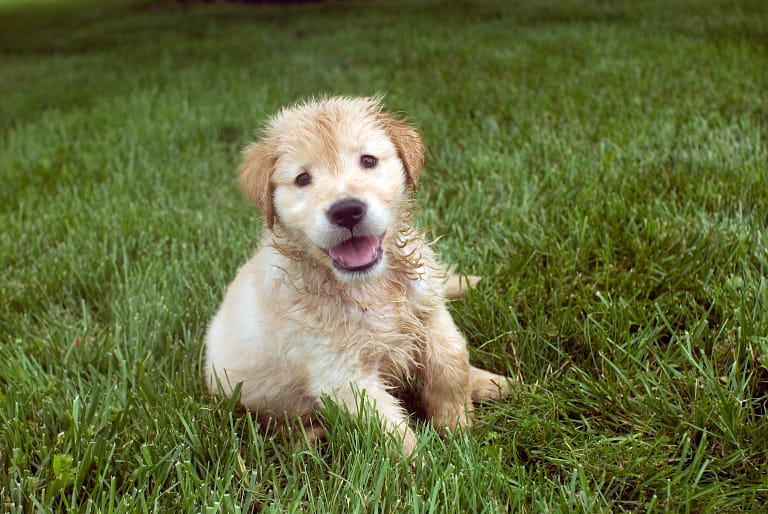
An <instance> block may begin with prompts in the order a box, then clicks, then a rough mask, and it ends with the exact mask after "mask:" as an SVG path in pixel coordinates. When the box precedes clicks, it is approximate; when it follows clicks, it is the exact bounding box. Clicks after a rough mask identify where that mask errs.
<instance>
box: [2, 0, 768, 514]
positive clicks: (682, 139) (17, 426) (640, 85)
mask: <svg viewBox="0 0 768 514" xmlns="http://www.w3.org/2000/svg"><path fill="white" fill-rule="evenodd" d="M0 61H2V66H0V95H1V97H2V102H0V184H2V186H1V187H0V227H2V228H1V230H0V270H2V274H1V275H0V511H2V512H6V511H8V512H35V511H38V512H63V511H79V512H136V511H153V512H206V513H208V512H238V511H243V512H248V511H253V512H261V511H263V512H284V511H288V512H300V511H303V512H497V511H507V510H514V511H523V512H545V511H546V512H551V511H556V512H609V511H611V512H619V511H633V512H709V511H718V512H722V511H726V512H732V511H761V510H762V509H763V508H764V505H765V504H766V503H768V420H767V419H766V410H767V409H768V249H767V248H766V242H767V241H768V208H767V206H768V203H767V201H766V199H767V198H768V147H767V146H766V141H768V73H766V70H768V12H767V11H766V9H765V6H764V3H763V2H761V1H759V0H754V1H750V0H740V1H737V2H715V1H697V2H694V1H675V2H661V1H656V2H629V1H627V2H575V1H573V2H572V1H567V0H548V1H546V2H535V1H533V0H531V1H527V0H525V1H518V2H505V1H501V0H499V1H498V2H481V3H469V2H466V3H457V2H447V1H446V2H444V3H443V2H419V3H416V2H410V3H406V2H367V3H356V2H330V3H325V4H310V5H305V6H291V7H276V6H260V7H254V6H244V5H228V4H227V5H225V4H192V5H191V6H186V7H185V6H181V5H176V4H174V3H172V2H162V3H158V4H156V5H154V6H147V5H143V4H141V3H138V4H131V3H122V4H108V5H107V6H105V5H104V4H102V3H92V4H89V3H82V2H81V3H75V4H72V5H68V4H66V3H64V2H55V3H54V2H51V3H47V2H36V4H35V5H34V6H32V7H29V8H26V7H23V6H22V5H21V3H18V2H15V4H9V5H6V6H5V7H4V8H3V10H2V11H1V12H0ZM382 92H383V93H386V94H387V96H386V103H387V104H388V106H389V107H390V108H392V109H394V110H400V111H404V112H406V113H408V114H409V115H410V117H411V119H412V120H413V121H414V122H415V123H416V124H418V125H419V126H420V128H421V129H422V131H423V133H424V137H425V141H426V145H427V147H428V154H427V164H426V169H425V171H424V174H423V180H422V189H421V192H420V193H419V195H418V204H419V208H420V217H419V221H420V223H421V224H422V225H423V226H427V227H429V228H430V233H431V234H432V236H434V237H436V238H437V237H441V236H442V237H441V239H439V241H438V242H437V243H436V245H437V248H438V249H439V251H440V252H441V253H442V255H443V256H444V258H445V260H447V261H448V262H451V263H453V264H456V265H457V266H458V267H459V269H461V270H462V271H464V272H467V273H473V274H478V275H482V276H484V277H485V280H484V281H483V282H482V284H481V286H480V288H479V289H478V290H477V291H474V292H472V293H471V294H469V295H468V297H466V298H464V299H462V300H461V301H457V302H455V303H453V304H452V305H451V309H452V312H453V313H454V316H455V318H456V320H457V323H458V324H459V326H460V327H461V329H462V330H463V331H464V333H465V334H466V335H467V338H468V340H469V342H470V346H471V353H472V358H473V361H475V362H477V363H480V364H482V365H484V366H486V367H488V368H490V369H493V370H495V371H497V372H506V373H509V374H510V375H513V376H515V377H517V378H518V379H519V384H518V385H517V386H516V387H515V389H514V392H513V394H512V396H511V397H510V398H509V399H508V400H506V401H504V402H503V403H500V404H494V405H490V406H487V407H484V408H483V409H482V410H481V415H480V419H479V422H478V424H477V425H476V427H475V428H474V429H473V430H472V431H471V433H469V434H468V435H462V434H458V435H456V436H455V437H454V438H450V439H447V440H441V439H440V438H439V437H437V436H436V435H435V434H434V433H433V432H432V431H431V430H429V429H428V428H427V427H424V426H423V425H421V424H420V425H418V426H419V438H420V440H419V449H418V451H417V453H416V457H415V460H416V464H411V463H409V462H407V461H404V460H393V459H392V458H391V454H390V451H389V450H388V448H387V447H386V445H384V444H382V441H383V436H382V435H381V434H380V433H377V430H376V428H375V427H374V426H365V425H362V424H361V423H359V421H358V420H356V419H353V418H352V417H350V416H349V415H347V414H345V413H344V412H341V411H339V410H338V409H336V408H334V407H333V406H328V407H327V408H326V409H325V411H324V414H323V415H324V416H325V419H326V424H327V426H328V427H329V439H328V441H327V442H326V443H323V444H322V445H320V446H318V447H308V446H307V445H306V444H305V443H304V442H303V438H302V437H301V435H300V434H293V435H291V434H288V435H284V436H279V437H268V436H265V435H264V434H263V433H262V432H261V431H260V430H259V429H258V427H257V426H256V425H255V422H254V420H253V419H251V417H250V416H248V415H247V414H246V413H244V412H243V411H242V410H241V409H240V408H239V407H238V406H237V405H236V402H233V401H230V400H227V399H220V398H214V397H211V396H210V395H208V394H207V393H206V392H205V390H204V387H203V383H202V379H201V373H200V370H201V355H202V338H203V333H204V330H205V326H206V323H207V321H208V320H209V318H210V317H211V315H212V314H213V312H214V310H215V309H216V307H217V305H218V302H219V301H220V299H221V297H222V294H223V292H224V290H225V288H226V285H227V283H228V281H229V280H231V279H232V277H233V276H234V274H235V272H236V270H237V267H238V266H239V265H240V264H242V263H243V262H244V261H245V260H246V259H247V258H248V256H249V254H250V253H251V252H252V251H253V249H254V246H255V244H256V241H257V237H258V232H259V226H260V221H259V217H258V215H257V213H256V212H255V211H254V210H253V209H252V208H251V207H249V206H248V205H247V203H246V201H245V200H244V199H243V197H242V195H241V194H240V193H239V191H238V190H237V187H236V182H235V179H234V169H235V168H236V166H237V163H238V150H239V148H241V147H242V145H243V144H245V143H246V142H247V141H249V140H250V139H251V138H252V137H253V136H254V134H255V133H256V132H257V130H258V127H259V126H260V123H261V121H262V120H263V119H264V117H265V116H266V115H267V114H268V113H271V112H273V111H275V110H276V109H277V108H279V106H281V105H284V104H288V103H291V102H293V101H295V100H297V99H300V98H304V97H307V96H311V95H319V94H325V93H340V94H353V95H360V94H362V95H368V94H375V93H382Z"/></svg>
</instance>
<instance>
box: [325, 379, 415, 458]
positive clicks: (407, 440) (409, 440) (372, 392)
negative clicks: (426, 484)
mask: <svg viewBox="0 0 768 514" xmlns="http://www.w3.org/2000/svg"><path fill="white" fill-rule="evenodd" d="M333 398H335V399H336V401H338V402H341V403H342V404H344V406H346V407H347V409H348V410H349V412H350V413H351V414H352V415H358V414H362V416H363V420H364V421H365V422H369V421H370V419H366V415H367V412H365V409H363V410H362V412H361V410H360V409H361V408H363V402H362V401H361V399H362V398H365V400H367V402H368V404H369V406H370V407H371V409H372V410H373V411H374V413H375V414H376V415H377V416H378V417H379V420H380V421H381V423H382V425H383V427H384V430H385V431H386V432H387V433H389V434H392V435H393V436H395V437H396V438H397V439H398V442H399V443H400V444H402V446H403V451H404V452H405V455H410V454H411V453H413V450H414V449H415V448H416V436H415V435H414V433H413V430H411V428H410V427H409V426H408V417H407V414H406V412H405V410H404V409H403V407H402V406H401V405H400V402H399V401H398V400H397V399H396V398H395V397H394V396H392V395H391V394H389V392H388V391H387V389H386V387H385V386H384V384H382V383H381V382H380V381H378V380H377V379H376V378H374V377H363V378H360V379H358V380H355V381H352V382H350V383H348V384H346V385H344V386H338V387H336V388H334V391H333Z"/></svg>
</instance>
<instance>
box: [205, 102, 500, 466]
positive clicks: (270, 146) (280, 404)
mask: <svg viewBox="0 0 768 514" xmlns="http://www.w3.org/2000/svg"><path fill="white" fill-rule="evenodd" d="M423 160H424V146H423V143H422V140H421V137H420V135H419V133H418V132H417V131H416V130H415V129H413V128H412V127H410V126H408V125H407V124H406V123H404V122H403V121H402V120H401V119H399V118H398V117H396V116H394V115H392V114H390V113H387V112H384V111H383V110H382V107H381V105H380V102H379V100H378V99H370V98H342V97H332V98H327V99H322V100H317V101H309V102H306V103H303V104H299V105H296V106H293V107H290V108H286V109H283V110H282V111H280V112H279V113H278V114H277V115H275V116H274V117H273V118H272V119H271V120H270V122H269V124H268V127H267V128H266V130H265V132H264V135H263V138H262V139H261V140H260V141H258V142H256V143H253V144H251V145H250V146H248V147H247V148H246V149H245V151H244V162H243V164H242V166H241V168H240V184H241V186H242V188H243V190H244V191H245V193H246V194H247V195H248V197H249V198H250V199H251V200H252V201H253V202H254V203H256V204H257V205H258V206H259V207H260V208H261V210H262V211H263V213H264V218H265V227H264V231H263V234H262V238H261V243H260V245H259V249H258V251H257V252H256V254H255V255H254V256H253V258H252V259H251V260H250V261H248V262H247V263H246V264H245V265H244V266H243V267H242V268H241V269H240V271H239V273H238V275H237V277H236V278H235V280H234V282H232V284H231V285H230V286H229V289H228V291H227V293H226V296H225V298H224V302H223V303H222V305H221V307H220V309H219V311H218V313H217V314H216V316H215V317H214V318H213V321H212V322H211V324H210V327H209V329H208V333H207V337H206V347H207V352H206V366H205V373H206V381H207V384H208V386H209V387H210V388H211V390H212V391H218V390H220V389H222V390H223V391H224V392H225V393H227V394H231V393H232V391H233V390H234V388H235V387H236V385H237V384H239V383H240V384H242V389H241V392H240V393H241V397H240V400H241V402H242V403H243V404H244V405H245V406H246V407H247V408H249V409H251V410H253V411H255V412H258V414H259V416H260V418H261V419H266V418H272V419H274V420H276V421H277V422H278V423H284V422H290V421H291V420H302V421H303V422H304V423H305V425H306V426H307V428H308V432H309V433H313V432H312V430H315V432H314V433H316V434H318V433H319V432H317V429H316V428H314V427H313V426H312V419H313V415H314V414H315V413H316V411H317V409H318V407H319V406H320V398H321V395H328V396H329V397H330V398H331V399H332V400H333V401H336V402H339V403H341V404H343V405H345V406H346V407H347V408H348V409H349V410H350V411H351V412H352V413H356V412H357V411H358V409H359V407H360V402H359V394H360V393H362V392H364V394H365V397H366V398H367V399H368V401H369V402H370V404H371V405H372V406H373V408H374V411H375V412H376V414H377V416H378V419H379V420H380V421H381V422H382V423H383V425H384V428H385V429H386V430H387V431H389V432H391V433H393V434H397V435H398V436H399V440H400V442H401V444H402V446H403V448H404V450H405V452H406V453H410V452H412V451H413V448H414V445H415V438H414V434H413V432H412V431H411V429H410V428H409V426H408V421H407V416H408V414H407V412H406V410H405V409H404V407H403V405H402V404H401V402H400V401H399V400H398V399H397V396H396V393H397V391H398V390H401V389H403V388H407V389H409V390H412V391H415V394H416V395H417V396H418V400H419V403H420V405H421V407H422V408H423V410H424V413H425V414H426V416H427V418H428V419H430V420H431V421H432V422H433V423H434V425H435V427H437V428H438V429H440V430H444V429H455V428H460V427H464V426H467V425H468V424H470V423H471V422H472V408H473V407H472V402H473V401H475V402H479V401H482V400H484V399H489V398H498V397H499V396H500V395H503V394H504V393H506V391H507V389H508V385H507V380H506V379H505V378H504V377H501V376H499V375H494V374H492V373H490V372H487V371H484V370H481V369H478V368H475V367H473V366H471V365H470V364H469V356H468V353H467V348H466V342H465V340H464V337H463V336H462V335H461V333H460V332H459V331H458V330H457V328H456V325H455V324H454V322H453V320H452V319H451V315H450V314H449V312H448V310H447V309H446V305H445V300H446V294H449V295H450V296H455V295H458V294H460V293H461V292H462V290H463V289H464V287H465V284H463V283H461V282H459V281H458V280H456V279H455V278H453V279H450V280H448V279H447V276H446V270H445V267H444V266H443V265H441V264H440V263H439V262H438V261H437V259H436V257H435V254H434V252H433V251H432V249H431V248H430V247H429V246H427V245H426V244H425V242H424V241H423V239H422V235H421V233H420V232H418V231H417V230H415V229H414V227H413V225H412V220H413V211H412V191H414V190H415V189H416V188H417V186H418V181H419V173H420V172H421V167H422V164H423ZM446 284H447V285H446ZM446 287H447V288H448V290H446ZM368 421H369V422H371V421H373V420H368Z"/></svg>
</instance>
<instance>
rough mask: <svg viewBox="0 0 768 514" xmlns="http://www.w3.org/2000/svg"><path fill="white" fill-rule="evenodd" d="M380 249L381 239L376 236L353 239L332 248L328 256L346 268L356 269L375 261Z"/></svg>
mask: <svg viewBox="0 0 768 514" xmlns="http://www.w3.org/2000/svg"><path fill="white" fill-rule="evenodd" d="M378 248H379V238H378V237H376V236H370V237H353V238H352V239H350V240H348V241H345V242H343V243H341V244H340V245H339V246H334V247H333V248H330V249H329V250H328V254H329V255H330V256H331V258H332V259H333V260H336V261H341V263H342V264H343V265H344V266H347V267H350V268H356V267H358V266H365V265H366V264H368V263H370V262H371V261H373V259H375V258H376V250H378Z"/></svg>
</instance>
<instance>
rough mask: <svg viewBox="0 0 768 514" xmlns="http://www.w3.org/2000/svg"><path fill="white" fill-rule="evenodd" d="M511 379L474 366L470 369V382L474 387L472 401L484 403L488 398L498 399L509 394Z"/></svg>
mask: <svg viewBox="0 0 768 514" xmlns="http://www.w3.org/2000/svg"><path fill="white" fill-rule="evenodd" d="M509 382H510V379H509V378H507V377H503V376H501V375H496V374H495V373H491V372H490V371H486V370H484V369H480V368H476V367H474V366H472V368H471V369H470V371H469V384H470V387H471V388H472V401H473V402H475V403H482V402H484V401H486V400H498V399H500V398H503V397H504V396H507V395H508V394H509Z"/></svg>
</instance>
